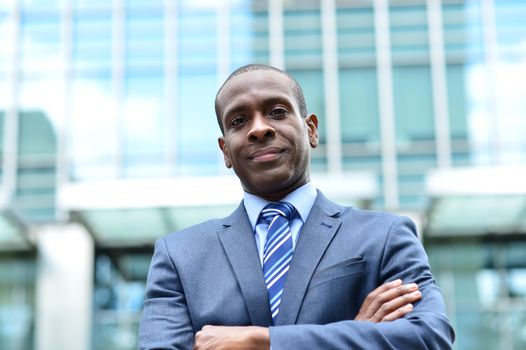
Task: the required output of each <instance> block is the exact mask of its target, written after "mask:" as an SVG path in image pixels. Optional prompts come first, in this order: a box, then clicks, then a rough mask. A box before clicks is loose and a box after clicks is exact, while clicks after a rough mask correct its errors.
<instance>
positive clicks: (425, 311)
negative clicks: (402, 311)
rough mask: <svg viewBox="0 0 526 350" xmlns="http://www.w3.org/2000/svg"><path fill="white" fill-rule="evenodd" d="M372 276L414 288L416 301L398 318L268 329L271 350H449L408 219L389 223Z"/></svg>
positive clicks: (442, 316) (447, 330) (438, 300)
mask: <svg viewBox="0 0 526 350" xmlns="http://www.w3.org/2000/svg"><path fill="white" fill-rule="evenodd" d="M378 273H379V277H380V281H383V282H386V281H389V280H394V279H397V278H400V279H402V280H403V281H404V283H411V282H415V283H417V284H418V286H419V290H420V291H421V292H422V299H421V300H420V301H418V302H417V303H415V305H414V309H413V310H412V311H411V312H410V313H409V314H407V315H406V316H405V317H404V318H401V319H398V320H395V321H392V322H382V323H373V322H365V321H354V320H348V321H347V320H346V321H340V322H335V323H329V324H326V325H287V326H276V327H271V328H270V342H271V345H272V349H273V350H279V349H364V350H365V349H419V350H421V349H436V350H444V349H451V347H452V344H453V341H454V338H455V334H454V331H453V328H452V327H451V325H450V324H449V321H448V319H447V317H446V311H445V305H444V301H443V299H442V295H441V294H440V290H439V289H438V287H437V286H436V285H435V282H434V278H433V276H432V275H431V271H430V267H429V263H428V259H427V255H426V253H425V251H424V249H423V247H422V245H421V243H420V241H419V240H418V237H417V235H416V229H415V226H414V224H413V222H412V221H411V220H409V219H408V218H405V217H398V218H396V219H395V220H394V221H393V223H392V224H391V226H390V228H389V232H388V234H387V238H386V241H385V243H384V249H383V256H382V258H381V263H380V270H379V271H378Z"/></svg>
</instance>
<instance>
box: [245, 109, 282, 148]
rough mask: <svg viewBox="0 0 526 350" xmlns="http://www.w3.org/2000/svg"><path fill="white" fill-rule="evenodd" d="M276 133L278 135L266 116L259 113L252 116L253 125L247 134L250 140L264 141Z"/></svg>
mask: <svg viewBox="0 0 526 350" xmlns="http://www.w3.org/2000/svg"><path fill="white" fill-rule="evenodd" d="M274 135H276V130H275V129H274V127H273V126H272V125H271V124H270V122H269V120H268V119H267V118H265V116H263V115H260V114H258V115H256V116H254V118H252V125H251V126H250V130H249V131H248V134H247V138H248V140H249V141H250V142H257V141H262V140H264V139H267V138H271V137H274Z"/></svg>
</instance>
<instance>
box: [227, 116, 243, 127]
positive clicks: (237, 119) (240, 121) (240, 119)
mask: <svg viewBox="0 0 526 350" xmlns="http://www.w3.org/2000/svg"><path fill="white" fill-rule="evenodd" d="M245 121H246V118H245V117H242V116H238V117H234V118H232V120H230V125H231V126H239V125H241V124H243V123H244V122H245Z"/></svg>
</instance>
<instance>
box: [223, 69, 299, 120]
mask: <svg viewBox="0 0 526 350" xmlns="http://www.w3.org/2000/svg"><path fill="white" fill-rule="evenodd" d="M293 86H294V85H293V82H292V80H291V79H290V78H289V77H288V76H287V75H285V74H283V73H280V72H276V71H271V70H254V71H250V72H246V73H242V74H240V75H237V76H235V77H233V78H231V79H230V80H229V81H228V82H227V83H225V85H224V86H223V87H222V89H221V91H220V92H219V94H218V96H217V102H218V104H219V106H220V108H221V110H222V111H223V112H225V108H228V107H229V106H231V105H232V104H239V103H243V101H245V100H247V102H249V101H256V100H258V99H278V98H281V99H287V100H289V101H290V102H291V103H295V102H296V101H295V97H294V90H293Z"/></svg>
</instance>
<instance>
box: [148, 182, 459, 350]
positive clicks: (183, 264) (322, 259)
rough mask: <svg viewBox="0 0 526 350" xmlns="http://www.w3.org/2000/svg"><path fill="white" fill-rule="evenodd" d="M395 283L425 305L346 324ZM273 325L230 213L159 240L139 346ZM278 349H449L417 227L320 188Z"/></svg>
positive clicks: (240, 221) (239, 218)
mask: <svg viewBox="0 0 526 350" xmlns="http://www.w3.org/2000/svg"><path fill="white" fill-rule="evenodd" d="M397 278H401V279H402V280H403V281H404V283H410V282H416V283H417V284H418V285H419V288H420V291H421V292H422V300H421V301H419V302H417V303H416V304H415V307H414V309H413V311H412V312H411V313H409V314H408V315H406V317H404V318H402V319H399V320H396V321H393V322H384V323H372V322H364V321H353V319H354V317H355V316H356V314H357V313H358V310H359V308H360V306H361V305H362V303H363V301H364V299H365V297H366V296H367V294H368V293H369V292H371V291H372V290H374V289H375V288H376V287H378V286H379V285H381V284H382V283H384V282H386V281H390V280H394V279H397ZM207 324H208V325H225V326H227V325H259V326H266V327H268V326H271V325H272V318H271V315H270V310H269V302H268V295H267V288H266V286H265V282H264V280H263V272H262V268H261V264H260V261H259V257H258V252H257V248H256V243H255V239H254V234H253V230H252V228H251V226H250V223H249V220H248V216H247V214H246V212H245V209H244V206H243V205H242V204H241V205H240V206H239V207H238V208H237V209H236V210H235V211H234V212H233V213H232V214H231V215H230V216H228V217H226V218H224V219H220V220H210V221H207V222H204V223H202V224H199V225H196V226H193V227H190V228H187V229H184V230H182V231H180V232H176V233H173V234H170V235H168V236H166V237H163V238H160V239H159V240H158V241H157V242H156V245H155V253H154V255H153V258H152V262H151V266H150V271H149V274H148V281H147V291H146V300H145V302H144V311H143V314H142V319H141V322H140V327H139V345H140V348H141V349H191V348H192V345H193V340H194V334H195V333H196V332H197V331H199V330H200V329H201V328H202V327H203V326H205V325H207ZM270 338H271V344H272V349H273V350H278V349H368V350H370V349H441V350H442V349H449V348H451V344H452V342H453V340H454V332H453V329H452V328H451V326H450V324H449V321H448V319H447V317H446V313H445V307H444V302H443V300H442V296H441V294H440V291H439V289H438V288H437V287H436V286H435V283H434V279H433V276H432V275H431V272H430V269H429V264H428V261H427V256H426V254H425V252H424V249H423V248H422V245H421V243H420V241H419V240H418V238H417V236H416V233H415V227H414V224H413V223H412V222H411V221H410V220H409V219H407V218H404V217H400V216H396V215H392V214H388V213H380V212H373V211H363V210H359V209H356V208H352V207H351V208H349V207H342V206H339V205H337V204H335V203H333V202H331V201H329V200H328V199H326V198H325V197H324V196H323V194H321V193H320V192H318V196H317V198H316V201H315V203H314V206H313V207H312V210H311V213H310V215H309V217H308V219H307V221H306V222H305V224H304V225H303V228H302V231H301V233H300V236H299V238H298V241H297V245H296V249H295V252H294V257H293V259H292V262H291V266H290V270H289V272H288V275H287V280H286V282H285V287H284V292H283V296H282V301H281V306H280V314H279V317H278V320H277V323H276V325H274V326H271V327H270Z"/></svg>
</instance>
